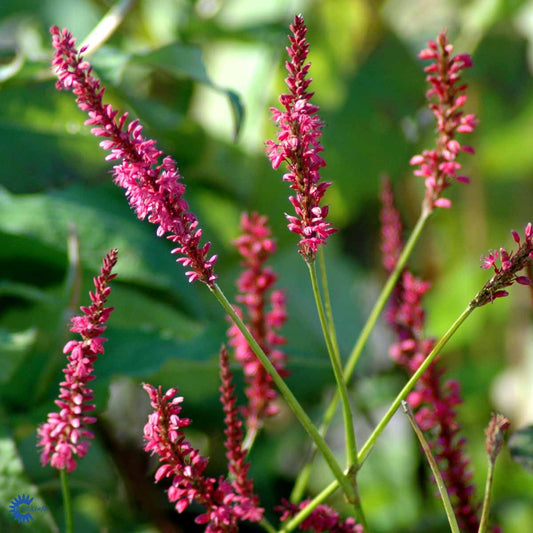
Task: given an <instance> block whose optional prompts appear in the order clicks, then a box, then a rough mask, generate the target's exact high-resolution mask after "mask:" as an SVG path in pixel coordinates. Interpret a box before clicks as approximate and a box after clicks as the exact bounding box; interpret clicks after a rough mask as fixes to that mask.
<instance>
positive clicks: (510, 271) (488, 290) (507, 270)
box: [470, 222, 533, 307]
mask: <svg viewBox="0 0 533 533" xmlns="http://www.w3.org/2000/svg"><path fill="white" fill-rule="evenodd" d="M511 235H512V236H513V240H514V241H515V242H516V244H518V250H517V251H516V252H508V251H507V250H506V249H505V248H500V250H499V251H498V250H493V251H492V252H490V253H489V255H488V256H486V257H484V258H483V263H482V265H481V268H485V269H488V268H492V269H493V270H494V275H493V276H492V278H491V279H490V280H489V281H487V283H485V285H484V287H483V288H482V289H481V291H479V293H478V294H477V296H476V297H475V298H474V299H473V300H472V302H470V305H471V306H472V307H480V306H482V305H485V304H487V303H489V302H492V301H493V300H494V299H495V298H502V297H504V296H507V295H508V294H509V293H508V292H507V291H506V290H505V287H510V286H511V285H512V284H513V283H515V282H516V283H519V284H521V285H532V281H531V279H530V278H528V277H527V276H517V274H518V273H519V272H520V271H521V270H523V269H524V268H525V267H526V266H527V265H528V264H529V265H530V264H531V260H532V259H533V226H532V225H531V222H529V223H528V224H527V226H526V228H525V230H524V241H523V242H522V239H521V238H520V235H519V234H518V233H517V232H516V231H514V230H513V231H511ZM498 262H499V263H500V266H498V264H497V263H498Z"/></svg>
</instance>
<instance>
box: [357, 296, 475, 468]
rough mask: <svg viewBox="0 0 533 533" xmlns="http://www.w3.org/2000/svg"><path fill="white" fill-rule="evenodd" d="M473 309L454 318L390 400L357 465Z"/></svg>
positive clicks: (361, 452) (359, 456)
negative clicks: (389, 404) (390, 402)
mask: <svg viewBox="0 0 533 533" xmlns="http://www.w3.org/2000/svg"><path fill="white" fill-rule="evenodd" d="M473 310H474V308H473V307H470V306H468V307H467V308H466V309H465V310H464V311H463V312H462V313H461V315H460V316H459V318H457V319H456V321H455V322H454V323H453V324H452V325H451V327H450V329H448V331H447V332H446V333H445V334H444V335H443V336H442V337H441V339H440V340H439V342H438V343H437V344H436V345H435V347H434V348H433V350H431V352H430V353H429V355H428V356H427V357H426V358H425V359H424V362H423V363H422V364H421V365H420V367H419V368H418V369H417V371H416V372H415V373H414V374H413V375H412V376H411V378H410V379H409V381H408V382H407V383H406V384H405V386H404V387H403V389H402V390H401V391H400V392H399V393H398V395H397V396H396V398H395V399H394V401H393V402H392V404H391V406H390V407H389V410H388V411H387V412H386V413H385V415H384V416H383V418H382V419H381V420H380V422H379V423H378V425H377V426H376V428H375V429H374V431H373V432H372V434H371V435H370V437H368V440H367V441H366V442H365V444H364V445H363V447H362V448H361V451H360V452H359V455H358V459H359V465H362V464H363V462H364V461H365V459H366V458H367V456H368V454H369V452H370V450H371V449H372V447H373V446H374V444H375V442H376V440H377V438H378V437H379V435H381V433H382V431H383V430H384V429H385V427H386V426H387V424H388V423H389V422H390V419H391V418H392V417H393V415H394V413H395V412H396V410H397V409H398V407H400V403H401V401H402V400H405V398H406V397H407V395H408V394H409V392H411V390H412V389H413V387H414V386H415V385H416V382H417V381H418V380H419V379H420V376H421V375H422V374H423V373H424V372H425V371H426V369H427V368H428V366H429V365H430V364H431V363H432V362H433V360H434V359H435V357H437V355H438V354H439V352H440V351H441V350H442V348H444V346H445V344H446V343H447V342H448V341H449V340H450V338H451V337H452V335H453V334H454V333H455V332H456V331H457V329H458V328H459V326H460V325H461V324H462V323H463V322H464V321H465V320H466V319H467V318H468V316H469V315H470V313H471V312H472V311H473Z"/></svg>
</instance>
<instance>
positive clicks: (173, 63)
mask: <svg viewBox="0 0 533 533" xmlns="http://www.w3.org/2000/svg"><path fill="white" fill-rule="evenodd" d="M130 62H131V63H132V64H136V65H145V66H149V67H151V68H156V69H160V70H162V71H163V72H165V73H167V74H169V75H171V76H174V77H176V78H188V79H192V80H194V81H197V82H199V83H203V84H204V85H207V86H209V87H211V88H212V89H214V90H216V91H219V92H221V93H224V94H226V96H227V98H228V101H229V104H230V107H231V110H232V113H233V117H234V120H235V137H237V135H238V133H239V130H240V128H241V125H242V121H243V118H244V108H243V105H242V102H241V99H240V97H239V95H238V94H237V93H235V92H234V91H230V90H227V89H224V88H222V87H218V86H217V85H216V84H215V83H214V82H213V81H212V80H211V78H210V77H209V75H208V74H207V71H206V68H205V63H204V60H203V56H202V51H201V50H200V49H199V48H198V47H196V46H191V45H183V44H178V43H173V44H169V45H167V46H163V47H162V48H158V49H156V50H152V51H148V52H146V53H136V54H132V56H131V60H130Z"/></svg>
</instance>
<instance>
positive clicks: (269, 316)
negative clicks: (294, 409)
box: [228, 213, 287, 430]
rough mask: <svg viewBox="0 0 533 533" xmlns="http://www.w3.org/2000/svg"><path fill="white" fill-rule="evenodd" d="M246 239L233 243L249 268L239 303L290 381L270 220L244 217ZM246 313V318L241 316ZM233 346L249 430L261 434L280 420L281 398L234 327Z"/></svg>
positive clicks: (239, 284) (243, 236)
mask: <svg viewBox="0 0 533 533" xmlns="http://www.w3.org/2000/svg"><path fill="white" fill-rule="evenodd" d="M241 233H242V234H241V236H240V237H239V238H238V239H236V240H235V242H234V244H235V246H236V248H237V250H238V251H239V254H240V255H241V257H242V258H243V261H242V266H243V267H244V269H243V271H242V273H241V275H240V276H239V279H238V280H237V288H238V290H239V294H238V295H237V298H236V299H237V301H238V302H239V303H240V304H242V305H243V307H244V311H245V312H244V316H243V318H244V321H245V323H246V326H247V327H248V329H249V330H250V333H251V334H252V335H253V337H254V339H255V340H256V341H257V343H258V344H259V346H261V348H262V349H263V351H264V352H265V354H266V355H267V356H268V357H269V359H270V360H271V361H272V364H273V365H274V367H275V368H276V370H277V371H278V373H279V374H280V375H281V376H283V377H285V376H287V371H286V369H285V360H286V356H285V354H284V353H283V352H282V351H280V350H279V347H280V346H282V345H284V344H285V343H286V340H285V338H284V337H283V336H282V335H281V334H280V333H279V330H280V329H281V327H282V326H283V324H284V323H285V321H286V320H287V312H286V309H285V295H284V293H283V291H281V290H272V289H273V286H274V285H275V283H276V281H277V279H278V277H277V275H276V274H275V273H274V271H273V270H272V269H271V268H270V267H268V266H266V265H265V263H266V262H267V261H268V259H269V258H270V256H271V255H272V254H273V253H274V252H275V251H276V243H275V242H274V240H273V239H272V237H271V231H270V228H269V227H268V219H267V217H265V216H260V215H258V214H257V213H252V214H251V215H248V214H247V213H243V215H242V217H241ZM241 314H242V313H241ZM228 337H229V345H230V346H231V347H232V348H233V349H234V353H235V358H236V359H237V361H239V363H240V364H241V366H242V368H243V371H244V376H245V379H246V390H245V392H246V396H247V398H248V405H247V407H246V408H245V409H244V415H245V417H246V420H247V424H248V428H249V429H250V430H256V429H258V428H259V426H260V425H261V422H262V420H263V419H264V418H266V417H270V416H273V415H275V414H276V413H277V412H278V409H277V407H276V405H275V403H274V400H275V399H276V398H277V396H278V393H277V392H276V390H275V387H274V383H273V381H272V378H271V377H270V374H268V373H267V371H266V370H265V369H264V368H263V365H262V364H261V362H260V361H259V359H257V357H256V355H255V354H254V353H253V351H252V350H251V349H250V346H249V345H248V343H247V341H246V339H245V338H244V336H243V335H242V333H241V332H240V330H239V328H238V327H237V326H235V325H232V326H231V328H230V329H229V331H228Z"/></svg>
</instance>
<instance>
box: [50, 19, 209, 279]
mask: <svg viewBox="0 0 533 533" xmlns="http://www.w3.org/2000/svg"><path fill="white" fill-rule="evenodd" d="M50 33H51V34H52V44H53V46H54V48H55V49H56V52H55V54H54V58H53V60H52V65H53V66H54V67H55V72H56V74H57V76H58V78H59V79H58V82H57V83H56V87H57V88H58V89H68V90H71V91H72V92H73V93H74V94H75V95H76V96H77V98H76V102H77V104H78V107H79V108H80V109H81V110H82V111H86V112H87V114H88V115H89V119H88V120H86V121H85V124H86V125H88V126H93V127H92V129H91V133H93V134H94V135H95V136H97V137H104V138H105V140H103V141H102V142H101V143H100V146H101V147H102V148H103V149H104V150H109V151H110V153H109V155H108V156H107V157H106V159H107V160H112V161H119V163H117V164H116V165H115V167H114V169H113V174H114V181H115V183H116V184H117V185H119V186H120V187H122V188H123V189H125V191H126V197H127V198H128V201H129V204H130V206H131V207H132V208H133V209H134V210H135V213H136V215H137V217H138V218H139V219H140V220H144V219H145V218H148V220H149V222H151V223H152V224H156V225H157V235H158V236H159V237H162V236H163V235H167V238H168V239H169V240H171V241H172V242H174V243H177V244H178V246H177V247H176V248H175V249H173V250H172V253H173V254H179V255H180V256H181V257H179V258H178V259H177V261H178V262H179V263H182V264H183V266H185V267H186V268H188V269H189V270H188V271H187V272H186V275H187V276H188V278H189V281H194V280H197V279H199V280H200V281H203V282H204V283H206V284H208V285H212V284H213V283H214V282H215V280H216V275H215V273H214V264H215V261H216V256H215V255H213V256H211V257H209V258H208V252H209V248H210V243H209V242H207V243H205V244H204V245H203V246H201V245H200V239H201V237H202V230H201V229H200V228H199V227H198V220H197V218H196V216H195V215H194V213H191V211H189V205H188V204H187V202H186V201H185V199H184V198H183V196H184V193H185V186H184V185H183V183H182V182H181V175H180V172H179V170H178V167H177V165H176V163H175V161H174V160H173V159H172V158H171V157H170V156H165V157H163V158H162V156H163V152H161V151H160V150H159V149H158V148H157V146H156V141H154V140H152V139H147V138H145V137H143V135H142V130H143V127H142V125H141V124H140V123H139V121H138V120H133V121H131V122H129V123H128V122H127V119H128V114H127V113H124V114H123V115H121V116H120V117H118V118H117V115H118V111H116V110H114V109H113V108H112V107H111V106H110V105H109V104H104V103H103V101H102V98H103V95H104V88H103V87H102V86H101V84H100V81H99V80H98V79H97V78H96V77H94V76H93V75H92V67H91V65H90V64H89V63H88V62H87V61H85V60H84V59H83V57H82V53H83V52H84V49H82V50H81V51H79V52H78V50H77V49H76V47H75V39H74V38H73V37H72V34H71V33H69V32H68V31H67V30H66V29H64V30H60V29H59V28H57V27H56V26H53V27H52V28H51V29H50Z"/></svg>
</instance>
